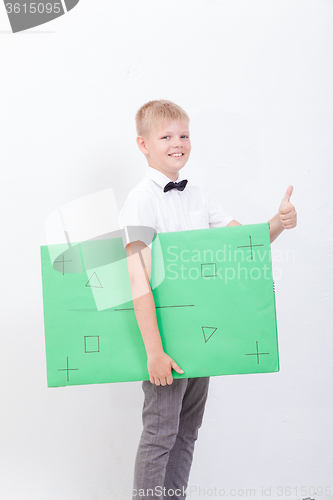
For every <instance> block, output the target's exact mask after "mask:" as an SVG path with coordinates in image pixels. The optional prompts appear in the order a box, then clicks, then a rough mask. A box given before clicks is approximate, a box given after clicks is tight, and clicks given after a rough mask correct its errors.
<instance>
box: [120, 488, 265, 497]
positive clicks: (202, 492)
mask: <svg viewBox="0 0 333 500" xmlns="http://www.w3.org/2000/svg"><path fill="white" fill-rule="evenodd" d="M124 494H125V495H132V497H133V498H156V497H157V498H166V497H167V498H168V497H172V498H174V497H176V498H184V497H185V495H186V496H187V497H191V496H192V495H195V496H196V497H197V495H199V496H200V498H202V497H208V498H212V497H215V498H216V497H220V498H222V497H226V496H230V497H252V498H253V497H255V495H256V491H255V489H254V488H247V489H240V488H238V489H235V488H231V489H229V490H226V489H224V488H218V487H217V486H215V487H214V488H204V487H201V486H189V487H187V488H185V487H182V488H174V489H173V488H166V487H164V486H155V488H141V489H133V490H130V489H129V488H125V489H124Z"/></svg>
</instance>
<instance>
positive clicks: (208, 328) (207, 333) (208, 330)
mask: <svg viewBox="0 0 333 500" xmlns="http://www.w3.org/2000/svg"><path fill="white" fill-rule="evenodd" d="M205 330H206V331H205ZM212 330H213V331H212ZM216 330H217V328H215V327H214V326H203V327H202V333H203V336H204V339H205V343H206V342H208V340H209V339H210V338H211V336H212V335H213V334H214V333H215V332H216Z"/></svg>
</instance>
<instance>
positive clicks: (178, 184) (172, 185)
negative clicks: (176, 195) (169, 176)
mask: <svg viewBox="0 0 333 500" xmlns="http://www.w3.org/2000/svg"><path fill="white" fill-rule="evenodd" d="M186 184H187V179H184V180H183V181H180V182H168V184H167V185H166V186H165V187H164V192H165V193H167V192H168V191H170V189H178V191H184V189H185V186H186Z"/></svg>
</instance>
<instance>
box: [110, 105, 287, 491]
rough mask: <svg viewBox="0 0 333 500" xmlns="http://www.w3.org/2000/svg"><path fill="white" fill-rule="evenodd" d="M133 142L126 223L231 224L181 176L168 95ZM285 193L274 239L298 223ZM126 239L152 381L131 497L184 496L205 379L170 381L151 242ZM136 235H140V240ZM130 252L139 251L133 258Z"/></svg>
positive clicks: (181, 140) (178, 116) (184, 144)
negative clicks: (134, 163) (137, 159)
mask: <svg viewBox="0 0 333 500" xmlns="http://www.w3.org/2000/svg"><path fill="white" fill-rule="evenodd" d="M136 125H137V133H138V137H137V144H138V147H139V149H140V151H141V152H142V153H143V154H144V155H145V156H146V158H147V161H148V165H149V167H148V170H147V173H146V175H145V177H144V179H143V180H142V181H141V182H140V183H139V184H138V186H136V187H135V188H134V189H133V190H132V191H131V192H130V193H129V195H128V197H127V199H126V202H125V205H124V207H123V209H122V211H121V213H120V219H121V222H122V224H123V225H124V226H146V227H150V228H153V229H154V230H155V231H156V232H157V233H159V232H171V231H185V230H189V229H203V228H208V227H219V226H235V225H239V222H237V221H235V220H234V219H233V218H232V217H231V216H230V215H228V214H227V213H226V212H225V211H224V210H223V208H222V207H221V206H220V205H219V204H218V203H216V202H214V201H213V200H211V199H210V197H209V196H208V195H207V194H206V193H205V192H204V191H203V190H202V189H201V188H200V187H198V186H193V185H191V183H190V182H188V181H187V180H186V179H182V178H181V169H182V168H183V167H184V166H185V164H186V162H187V160H188V158H189V155H190V151H191V142H190V136H189V117H188V115H187V114H186V113H185V111H184V110H183V109H182V108H180V107H179V106H177V105H176V104H174V103H172V102H170V101H164V100H160V101H150V102H148V103H147V104H145V105H144V106H142V107H141V108H140V110H139V111H138V113H137V115H136ZM292 189H293V188H292V186H289V188H288V189H287V191H286V194H285V196H284V198H283V200H282V202H281V205H280V208H279V213H277V214H276V215H275V216H274V217H273V218H272V219H271V220H270V221H269V222H270V237H271V241H274V240H275V238H276V237H277V236H278V235H279V234H280V233H281V232H282V231H283V229H289V228H292V227H295V226H296V211H295V208H294V207H293V205H292V204H291V203H290V201H289V200H290V196H291V194H292ZM141 234H142V237H141V236H140V229H139V236H138V234H136V235H135V236H132V238H131V237H129V238H128V241H127V245H126V251H127V255H128V256H132V257H131V258H129V259H128V268H129V276H130V282H131V289H132V293H133V298H134V299H133V304H134V309H135V314H136V318H137V322H138V325H139V328H140V331H141V334H142V338H143V341H144V344H145V348H146V352H147V367H148V372H149V377H150V380H149V381H144V382H143V384H142V387H143V391H144V396H145V400H144V406H143V413H142V420H143V432H142V436H141V440H140V444H139V448H138V452H137V457H136V465H135V474H134V489H133V499H138V498H144V499H150V500H155V499H159V498H161V497H162V493H163V494H164V498H168V499H178V500H179V499H180V500H183V499H185V497H186V492H185V490H186V488H187V483H188V477H189V473H190V468H191V463H192V456H193V451H194V444H195V441H196V439H197V435H198V429H199V427H200V426H201V422H202V418H203V413H204V408H205V403H206V399H207V393H208V385H209V377H204V378H192V379H187V378H182V379H175V380H173V376H172V369H174V370H175V371H176V372H178V373H184V372H183V370H182V369H181V367H179V366H178V365H177V363H176V361H175V360H174V359H172V358H171V357H170V356H168V354H167V353H166V352H164V350H163V346H162V342H161V337H160V334H159V331H158V325H157V321H156V311H155V304H154V298H153V295H152V291H151V288H150V285H149V276H150V248H149V246H148V245H149V241H147V238H146V235H145V234H144V232H143V231H142V232H141ZM140 238H141V239H140ZM135 254H137V255H136V256H135Z"/></svg>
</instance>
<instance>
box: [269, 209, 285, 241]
mask: <svg viewBox="0 0 333 500" xmlns="http://www.w3.org/2000/svg"><path fill="white" fill-rule="evenodd" d="M283 230H284V227H283V226H282V222H281V217H280V214H279V213H277V214H276V215H274V217H272V219H270V220H269V234H270V238H271V243H272V242H273V241H274V240H275V239H276V238H277V237H278V236H279V234H281V233H282V231H283Z"/></svg>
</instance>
